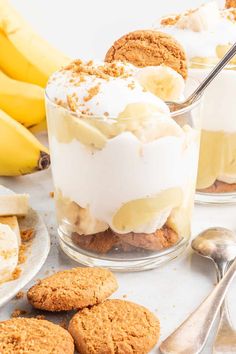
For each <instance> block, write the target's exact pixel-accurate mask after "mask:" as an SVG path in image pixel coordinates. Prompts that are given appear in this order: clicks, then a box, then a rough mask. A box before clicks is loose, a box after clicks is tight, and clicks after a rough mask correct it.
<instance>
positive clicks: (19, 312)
mask: <svg viewBox="0 0 236 354" xmlns="http://www.w3.org/2000/svg"><path fill="white" fill-rule="evenodd" d="M26 314H27V311H25V310H21V309H15V310H13V312H12V313H11V318H17V317H20V316H22V315H26Z"/></svg>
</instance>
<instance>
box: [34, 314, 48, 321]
mask: <svg viewBox="0 0 236 354" xmlns="http://www.w3.org/2000/svg"><path fill="white" fill-rule="evenodd" d="M35 318H36V319H37V320H45V318H46V316H44V315H37V316H35Z"/></svg>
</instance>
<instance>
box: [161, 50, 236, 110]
mask: <svg viewBox="0 0 236 354" xmlns="http://www.w3.org/2000/svg"><path fill="white" fill-rule="evenodd" d="M235 54H236V43H235V44H234V45H233V46H232V47H231V48H230V49H229V51H228V52H227V53H226V54H225V56H224V57H223V58H222V59H221V60H220V61H219V63H218V64H217V65H216V66H215V67H214V69H213V70H212V71H211V72H210V73H209V75H207V77H206V78H205V79H204V80H203V81H202V83H201V84H200V85H199V86H198V87H197V89H196V90H195V91H194V92H193V93H192V94H191V95H190V97H188V98H187V99H186V100H185V101H183V102H172V101H166V104H167V105H168V107H169V109H170V111H171V112H174V111H177V110H181V109H183V108H185V107H188V106H189V105H191V104H193V103H194V102H196V101H197V100H198V99H199V98H200V97H201V95H202V94H203V92H204V90H205V89H206V88H207V87H208V85H209V84H210V83H211V82H212V80H214V78H215V77H216V76H217V75H218V74H219V73H220V72H221V70H222V69H223V68H224V67H225V66H226V65H227V64H228V62H229V61H230V60H231V59H232V58H233V57H234V55H235Z"/></svg>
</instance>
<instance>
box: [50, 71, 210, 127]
mask: <svg viewBox="0 0 236 354" xmlns="http://www.w3.org/2000/svg"><path fill="white" fill-rule="evenodd" d="M188 79H191V80H194V81H195V82H196V81H198V80H196V79H195V78H192V77H189V78H188ZM203 95H204V93H203V94H202V95H200V96H199V97H198V98H197V99H196V101H195V102H193V103H191V104H188V105H187V106H186V107H184V108H182V109H179V110H176V111H174V112H170V117H171V118H172V117H176V116H179V115H182V114H185V113H187V112H190V111H191V110H192V109H194V108H195V107H196V106H198V105H199V104H200V103H201V101H202V98H203ZM45 98H46V101H49V102H50V104H52V105H53V106H55V107H57V108H60V109H63V110H64V111H66V112H68V113H69V114H70V115H72V116H75V117H77V118H86V119H94V120H100V121H105V122H107V121H117V117H113V116H108V117H106V116H104V115H103V116H102V115H101V116H99V115H87V114H83V113H81V114H79V112H73V111H71V110H70V109H69V108H67V107H63V106H62V105H60V104H58V103H56V102H54V101H53V100H52V99H51V98H50V97H49V95H48V93H47V88H45ZM157 113H159V112H157ZM160 113H161V112H160ZM163 114H165V113H163ZM154 115H155V113H154V114H153V116H154ZM122 119H124V120H125V119H129V118H128V117H127V118H122Z"/></svg>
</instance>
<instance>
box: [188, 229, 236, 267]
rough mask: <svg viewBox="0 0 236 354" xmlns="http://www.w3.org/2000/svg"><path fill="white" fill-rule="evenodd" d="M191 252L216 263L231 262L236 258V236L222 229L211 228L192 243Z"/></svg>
mask: <svg viewBox="0 0 236 354" xmlns="http://www.w3.org/2000/svg"><path fill="white" fill-rule="evenodd" d="M192 248H193V250H194V251H195V252H196V253H198V254H199V255H201V256H203V257H206V258H210V259H212V260H214V261H215V262H216V263H218V262H231V261H232V260H233V259H234V258H236V234H235V233H234V232H233V231H231V230H228V229H225V228H223V227H212V228H210V229H207V230H205V231H203V232H202V233H200V234H199V235H198V236H197V237H196V238H195V239H194V240H193V241H192Z"/></svg>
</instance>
